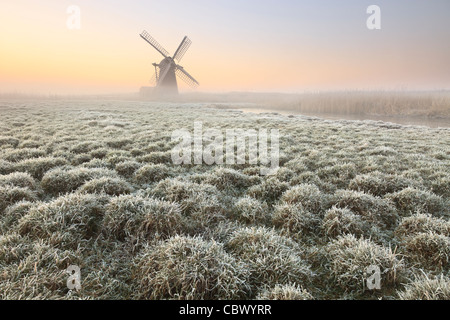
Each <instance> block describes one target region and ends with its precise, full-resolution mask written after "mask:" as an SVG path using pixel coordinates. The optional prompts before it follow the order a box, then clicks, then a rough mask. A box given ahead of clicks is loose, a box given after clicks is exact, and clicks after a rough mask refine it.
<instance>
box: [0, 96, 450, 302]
mask: <svg viewBox="0 0 450 320" xmlns="http://www.w3.org/2000/svg"><path fill="white" fill-rule="evenodd" d="M303 105H306V102H305V103H304V104H303ZM434 106H436V110H441V109H442V107H441V106H440V104H439V103H438V102H436V103H435V105H434ZM324 108H325V107H324ZM343 108H345V106H344V107H343ZM386 108H389V106H386ZM433 110H434V109H433ZM446 110H447V109H446ZM391 112H393V111H391ZM446 112H447V111H446ZM195 121H202V123H203V128H208V127H209V128H218V129H221V130H226V129H227V128H244V129H256V130H258V129H260V128H267V129H279V131H280V169H279V170H278V171H277V173H276V174H275V175H271V176H261V175H260V167H259V166H258V165H250V164H248V163H246V164H235V165H222V166H218V165H206V164H203V165H174V164H172V160H171V150H172V148H173V147H174V146H175V145H176V143H177V142H173V141H172V140H171V134H172V132H173V131H174V130H177V129H180V128H188V129H189V130H192V129H193V126H194V122H195ZM0 128H1V131H0V298H1V299H296V300H303V299H408V300H409V299H450V220H449V218H450V129H449V128H427V127H423V126H402V125H398V124H393V123H386V122H381V121H349V120H336V121H331V120H323V119H319V118H316V117H308V116H300V115H298V116H283V115H280V114H275V113H262V114H249V113H242V112H239V111H236V110H228V109H218V108H217V107H216V106H215V105H212V104H209V103H206V102H205V103H193V102H192V103H177V102H173V103H169V102H167V103H161V102H144V101H116V100H104V101H99V100H92V101H88V100H80V101H77V100H73V99H72V100H66V101H65V100H60V99H56V100H48V101H46V100H41V101H32V100H29V101H26V100H24V101H19V100H14V101H13V100H11V101H6V100H0ZM70 265H77V266H79V267H80V270H81V289H80V290H79V291H76V290H69V289H68V288H67V285H66V282H67V278H68V274H67V273H66V268H67V267H68V266H70ZM370 266H377V267H379V269H380V271H381V283H380V284H381V286H380V289H377V290H370V289H369V288H368V287H367V283H366V280H367V278H368V277H370V275H371V274H369V273H368V267H370Z"/></svg>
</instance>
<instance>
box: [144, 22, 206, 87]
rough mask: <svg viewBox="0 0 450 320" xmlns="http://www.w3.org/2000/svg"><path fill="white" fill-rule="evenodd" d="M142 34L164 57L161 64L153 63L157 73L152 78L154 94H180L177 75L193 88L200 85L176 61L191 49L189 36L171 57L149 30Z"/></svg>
mask: <svg viewBox="0 0 450 320" xmlns="http://www.w3.org/2000/svg"><path fill="white" fill-rule="evenodd" d="M140 36H141V38H142V39H144V40H145V41H146V42H148V43H149V44H150V45H151V46H152V47H153V48H155V49H156V51H158V52H159V53H160V54H162V56H163V57H164V59H163V60H161V62H160V63H159V64H158V63H153V66H154V67H155V74H154V75H153V77H152V80H151V82H153V84H154V87H153V88H152V95H154V94H156V95H176V94H178V84H177V76H178V77H179V78H180V79H181V80H183V81H184V82H186V83H187V84H188V85H189V86H190V87H192V88H195V87H197V86H198V85H199V83H198V82H197V80H195V79H194V78H193V77H192V76H191V75H190V74H189V73H187V71H186V70H184V68H183V67H182V66H180V65H179V64H177V63H176V62H175V60H176V61H177V62H178V63H180V61H181V59H182V58H183V56H184V54H185V53H186V51H187V50H188V49H189V46H190V45H191V43H192V42H191V40H189V38H188V37H184V38H183V40H182V41H181V43H180V45H179V46H178V49H177V50H176V51H175V53H174V55H173V57H170V56H169V52H167V51H166V50H165V49H164V48H163V47H162V46H161V45H160V44H159V43H158V42H157V41H156V40H155V39H154V38H153V37H152V36H151V35H150V34H149V33H148V32H147V31H145V30H144V31H143V32H142V33H141V34H140ZM144 88H145V87H144ZM141 90H142V89H141ZM146 91H148V90H146Z"/></svg>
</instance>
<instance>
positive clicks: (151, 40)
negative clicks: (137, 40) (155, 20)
mask: <svg viewBox="0 0 450 320" xmlns="http://www.w3.org/2000/svg"><path fill="white" fill-rule="evenodd" d="M140 36H141V38H142V39H144V40H145V41H147V42H148V43H149V44H150V45H151V46H152V47H153V48H155V49H156V50H157V51H158V52H159V53H161V54H162V55H163V56H164V58H167V57H168V56H169V52H167V50H166V49H164V48H163V46H162V45H160V44H159V43H158V41H156V40H155V39H154V38H153V37H152V36H151V35H149V34H148V32H147V31H145V30H144V31H142V33H141V34H140Z"/></svg>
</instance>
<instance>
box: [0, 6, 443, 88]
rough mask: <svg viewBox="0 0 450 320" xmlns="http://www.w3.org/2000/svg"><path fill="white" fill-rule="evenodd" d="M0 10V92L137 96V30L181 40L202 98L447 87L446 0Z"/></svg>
mask: <svg viewBox="0 0 450 320" xmlns="http://www.w3.org/2000/svg"><path fill="white" fill-rule="evenodd" d="M0 1H1V2H0V93H10V92H20V93H39V94H79V93H80V94H84V93H129V92H137V91H138V90H139V88H140V87H141V86H146V85H149V80H150V78H151V76H152V74H153V71H154V69H153V67H152V65H151V64H152V63H153V62H159V61H160V60H161V59H162V56H161V55H160V54H159V53H158V52H157V51H156V50H154V49H153V48H152V47H151V46H150V45H149V44H147V43H146V42H145V41H144V40H142V39H141V38H140V37H139V34H140V33H141V32H142V31H143V30H147V31H148V32H149V33H150V34H151V35H152V36H153V37H154V38H155V39H156V40H157V41H158V42H159V43H160V44H161V45H162V46H163V47H164V48H165V49H166V50H167V51H169V52H170V53H171V54H173V53H174V51H175V50H176V48H177V47H178V45H179V43H180V42H181V40H182V38H183V37H184V36H185V35H187V36H189V38H190V39H191V40H192V45H191V47H190V49H189V50H188V51H187V53H186V54H185V56H184V58H183V60H182V61H181V65H182V66H183V67H184V68H185V69H186V70H187V71H188V72H189V73H190V74H191V75H193V76H194V77H195V78H196V79H197V80H198V82H199V83H200V87H199V88H198V89H197V90H198V91H202V92H203V91H204V92H228V91H270V92H304V91H316V90H323V91H326V90H333V91H334V90H379V89H382V90H398V89H402V90H404V89H410V90H417V89H423V90H429V89H438V90H441V89H450V41H449V39H450V1H449V0H426V1H425V0H370V1H366V0H340V1H336V0H309V1H306V0H258V1H256V0H239V1H238V0H190V1H186V0H154V1H152V0H145V1H144V0H141V1H138V0H107V1H106V0H70V1H66V0H14V1H8V0H0ZM72 5H75V6H78V7H79V9H80V20H79V21H80V28H79V29H70V28H68V26H67V22H68V20H70V19H71V18H72V17H73V15H72V14H71V13H68V12H67V9H68V7H70V6H72ZM370 5H377V6H379V8H380V10H381V15H380V17H381V19H380V22H381V24H380V27H381V29H375V30H370V29H369V28H368V27H367V19H368V18H369V16H370V14H368V13H367V8H368V7H369V6H370ZM70 21H73V20H70ZM179 82H180V81H179ZM181 89H182V90H184V91H188V90H189V89H188V88H187V87H185V86H183V85H181Z"/></svg>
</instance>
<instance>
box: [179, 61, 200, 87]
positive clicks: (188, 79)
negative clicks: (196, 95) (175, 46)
mask: <svg viewBox="0 0 450 320" xmlns="http://www.w3.org/2000/svg"><path fill="white" fill-rule="evenodd" d="M176 74H177V76H179V77H180V78H181V80H183V81H184V82H185V83H187V84H188V85H189V86H190V87H192V88H195V87H197V86H198V85H199V83H198V82H197V80H195V79H194V77H192V76H191V75H190V74H189V73H187V71H186V70H184V68H183V67H182V66H177V70H176Z"/></svg>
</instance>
